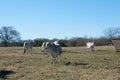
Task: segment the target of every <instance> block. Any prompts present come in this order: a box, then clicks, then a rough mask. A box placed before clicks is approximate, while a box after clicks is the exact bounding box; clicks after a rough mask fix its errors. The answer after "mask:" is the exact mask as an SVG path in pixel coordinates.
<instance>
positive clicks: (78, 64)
mask: <svg viewBox="0 0 120 80" xmlns="http://www.w3.org/2000/svg"><path fill="white" fill-rule="evenodd" d="M64 65H67V66H68V65H72V66H86V65H88V63H78V62H65V63H64Z"/></svg>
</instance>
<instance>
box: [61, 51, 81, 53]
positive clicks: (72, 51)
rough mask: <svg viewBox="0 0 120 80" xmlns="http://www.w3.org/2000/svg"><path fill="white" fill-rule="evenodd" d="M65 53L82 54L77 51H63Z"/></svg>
mask: <svg viewBox="0 0 120 80" xmlns="http://www.w3.org/2000/svg"><path fill="white" fill-rule="evenodd" d="M62 52H63V53H80V52H77V51H62Z"/></svg>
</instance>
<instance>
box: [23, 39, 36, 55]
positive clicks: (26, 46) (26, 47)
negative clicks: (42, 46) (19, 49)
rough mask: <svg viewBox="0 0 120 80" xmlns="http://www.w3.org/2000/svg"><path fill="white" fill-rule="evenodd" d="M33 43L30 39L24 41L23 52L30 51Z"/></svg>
mask: <svg viewBox="0 0 120 80" xmlns="http://www.w3.org/2000/svg"><path fill="white" fill-rule="evenodd" d="M33 44H34V41H31V40H28V41H25V42H24V44H23V48H24V53H32V48H33Z"/></svg>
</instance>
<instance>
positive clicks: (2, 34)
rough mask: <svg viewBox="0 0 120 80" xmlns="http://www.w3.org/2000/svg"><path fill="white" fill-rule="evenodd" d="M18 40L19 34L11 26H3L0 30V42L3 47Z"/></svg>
mask: <svg viewBox="0 0 120 80" xmlns="http://www.w3.org/2000/svg"><path fill="white" fill-rule="evenodd" d="M18 40H20V33H19V32H18V31H17V30H15V29H14V28H13V27H12V26H3V27H2V28H1V29H0V41H1V42H2V44H3V45H4V46H8V44H9V43H11V42H13V41H14V42H15V41H18Z"/></svg>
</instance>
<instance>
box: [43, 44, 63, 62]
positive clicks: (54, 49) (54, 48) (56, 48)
mask: <svg viewBox="0 0 120 80" xmlns="http://www.w3.org/2000/svg"><path fill="white" fill-rule="evenodd" d="M43 46H44V49H45V50H47V51H48V52H49V53H50V55H51V58H52V61H51V63H52V64H55V63H56V62H58V56H59V58H60V62H61V54H62V48H61V46H60V45H56V44H54V43H52V42H44V45H43Z"/></svg>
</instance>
